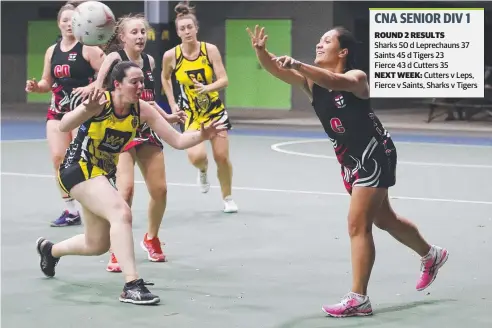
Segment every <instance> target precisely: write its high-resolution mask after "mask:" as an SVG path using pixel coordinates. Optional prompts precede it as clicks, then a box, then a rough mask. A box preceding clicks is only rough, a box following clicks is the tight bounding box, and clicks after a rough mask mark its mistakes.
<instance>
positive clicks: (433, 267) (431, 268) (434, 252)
mask: <svg viewBox="0 0 492 328" xmlns="http://www.w3.org/2000/svg"><path fill="white" fill-rule="evenodd" d="M448 256H449V253H448V251H447V250H446V249H444V248H441V247H438V246H434V245H432V246H431V249H430V251H429V254H427V255H426V256H424V257H423V258H422V259H421V261H422V265H421V267H420V272H421V273H420V279H419V281H418V282H417V286H416V288H417V290H418V291H421V290H424V289H426V288H427V287H429V286H430V285H431V284H432V283H433V282H434V280H435V279H436V276H437V272H438V271H439V269H440V268H441V267H442V266H443V265H444V263H446V261H447V260H448Z"/></svg>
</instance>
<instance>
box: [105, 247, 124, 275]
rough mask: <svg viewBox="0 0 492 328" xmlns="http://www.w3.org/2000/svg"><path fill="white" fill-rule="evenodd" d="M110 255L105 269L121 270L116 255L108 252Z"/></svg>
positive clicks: (111, 270) (110, 270) (109, 270)
mask: <svg viewBox="0 0 492 328" xmlns="http://www.w3.org/2000/svg"><path fill="white" fill-rule="evenodd" d="M110 254H111V257H110V258H109V262H108V266H107V267H106V271H108V272H121V267H120V264H119V263H118V260H117V259H116V256H114V253H113V252H110Z"/></svg>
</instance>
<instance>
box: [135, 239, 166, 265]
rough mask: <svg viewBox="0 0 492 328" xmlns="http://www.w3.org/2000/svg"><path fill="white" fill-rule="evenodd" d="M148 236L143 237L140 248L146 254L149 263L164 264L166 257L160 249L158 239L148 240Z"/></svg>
mask: <svg viewBox="0 0 492 328" xmlns="http://www.w3.org/2000/svg"><path fill="white" fill-rule="evenodd" d="M147 237H148V234H145V235H144V238H143V240H142V241H141V242H140V247H142V249H143V250H144V251H145V252H146V253H147V258H148V259H149V261H151V262H166V255H164V252H163V251H162V248H161V241H160V240H159V237H154V238H152V239H148V238H147Z"/></svg>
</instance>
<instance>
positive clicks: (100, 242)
mask: <svg viewBox="0 0 492 328" xmlns="http://www.w3.org/2000/svg"><path fill="white" fill-rule="evenodd" d="M86 242H87V247H88V248H89V252H90V253H91V254H93V255H96V256H99V255H103V254H105V253H107V252H108V251H109V248H110V246H111V243H110V241H109V238H98V239H91V238H90V239H88V240H87V241H86Z"/></svg>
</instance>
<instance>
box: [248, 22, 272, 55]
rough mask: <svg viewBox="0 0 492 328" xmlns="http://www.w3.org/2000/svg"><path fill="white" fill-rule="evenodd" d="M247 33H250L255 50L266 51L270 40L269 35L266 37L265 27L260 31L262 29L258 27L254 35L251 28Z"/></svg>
mask: <svg viewBox="0 0 492 328" xmlns="http://www.w3.org/2000/svg"><path fill="white" fill-rule="evenodd" d="M246 31H247V32H248V34H249V37H250V38H251V45H252V46H253V48H255V49H258V50H263V49H265V46H266V41H267V40H268V35H265V28H264V27H262V28H261V29H260V27H259V26H258V25H256V26H255V30H254V33H253V32H251V30H250V29H249V27H247V28H246Z"/></svg>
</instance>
